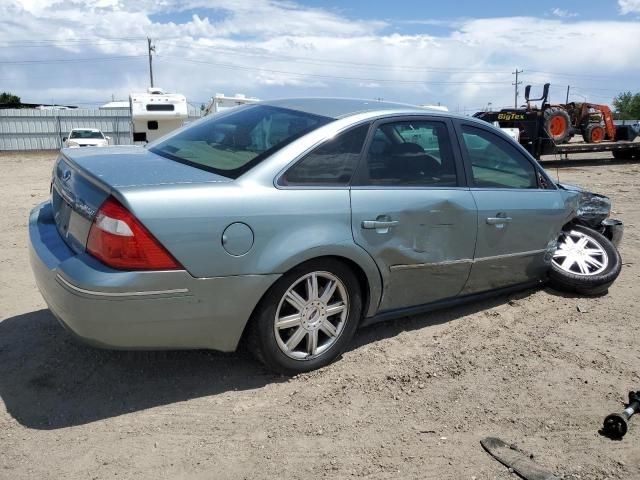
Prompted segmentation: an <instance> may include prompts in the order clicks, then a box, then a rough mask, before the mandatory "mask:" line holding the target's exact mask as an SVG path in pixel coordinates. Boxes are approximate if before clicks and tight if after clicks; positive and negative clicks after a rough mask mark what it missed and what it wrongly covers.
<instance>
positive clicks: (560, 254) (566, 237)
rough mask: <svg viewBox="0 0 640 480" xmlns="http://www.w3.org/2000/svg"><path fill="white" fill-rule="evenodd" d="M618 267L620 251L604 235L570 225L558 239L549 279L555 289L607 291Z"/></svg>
mask: <svg viewBox="0 0 640 480" xmlns="http://www.w3.org/2000/svg"><path fill="white" fill-rule="evenodd" d="M621 269H622V260H621V258H620V254H619V253H618V250H617V249H616V247H615V246H614V245H613V244H612V243H611V242H610V241H609V240H608V239H607V238H606V237H605V236H604V235H602V234H600V233H598V232H596V231H595V230H592V229H590V228H588V227H584V226H582V225H572V226H570V227H568V228H567V229H566V230H563V232H562V234H561V235H560V238H559V239H558V249H557V250H556V252H555V253H554V255H553V259H552V261H551V269H550V271H549V281H550V283H551V286H552V287H554V288H556V289H557V290H562V291H566V292H574V293H580V294H583V295H599V294H602V293H605V292H606V291H607V290H608V288H609V286H610V285H611V284H612V283H613V282H614V281H615V279H616V278H618V275H619V274H620V270H621Z"/></svg>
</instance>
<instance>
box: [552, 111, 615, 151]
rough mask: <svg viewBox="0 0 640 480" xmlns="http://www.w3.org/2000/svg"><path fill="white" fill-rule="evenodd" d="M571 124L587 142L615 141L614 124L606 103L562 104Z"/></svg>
mask: <svg viewBox="0 0 640 480" xmlns="http://www.w3.org/2000/svg"><path fill="white" fill-rule="evenodd" d="M564 108H565V109H566V111H567V113H568V114H569V118H570V119H571V125H572V127H573V128H574V129H576V130H579V131H580V133H581V134H582V138H583V139H584V141H585V142H587V143H600V142H602V141H603V140H609V141H611V142H615V141H616V126H615V125H614V124H613V114H612V113H611V109H610V108H609V107H607V106H606V105H596V104H593V103H568V104H567V105H564Z"/></svg>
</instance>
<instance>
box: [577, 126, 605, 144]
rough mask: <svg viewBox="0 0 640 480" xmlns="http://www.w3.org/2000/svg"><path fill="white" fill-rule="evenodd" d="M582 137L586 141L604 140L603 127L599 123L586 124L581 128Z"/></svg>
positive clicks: (596, 141) (598, 141) (597, 141)
mask: <svg viewBox="0 0 640 480" xmlns="http://www.w3.org/2000/svg"><path fill="white" fill-rule="evenodd" d="M582 139H583V140H584V141H585V142H586V143H600V142H602V141H603V140H604V128H602V127H601V126H600V125H587V126H586V127H585V128H584V129H583V130H582Z"/></svg>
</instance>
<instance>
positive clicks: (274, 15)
mask: <svg viewBox="0 0 640 480" xmlns="http://www.w3.org/2000/svg"><path fill="white" fill-rule="evenodd" d="M5 1H6V0H5ZM627 1H629V0H627ZM636 3H637V1H636ZM621 7H622V6H621ZM0 18H3V20H1V21H0V22H2V29H0V47H3V46H4V47H7V46H11V45H21V46H20V47H19V48H18V47H11V48H0V62H2V61H16V60H29V59H58V58H60V59H61V58H94V57H97V58H107V57H113V56H127V55H131V56H134V55H137V56H139V57H133V58H126V59H120V60H112V61H107V60H105V61H103V62H99V63H96V62H93V63H66V64H65V63H59V64H42V65H29V66H27V65H15V66H10V65H6V64H5V65H2V64H1V63H0V82H1V83H2V84H3V89H9V90H11V91H14V93H16V94H18V95H20V96H21V97H22V98H23V99H24V100H25V101H33V102H37V101H42V102H45V101H46V102H49V101H52V100H55V101H58V102H66V103H73V102H84V101H88V100H108V99H110V98H111V95H112V94H114V95H115V96H117V97H119V98H126V97H127V95H128V92H130V91H132V90H139V89H142V88H145V87H146V84H147V81H148V72H147V68H148V67H147V60H146V58H145V56H144V55H145V54H146V40H145V38H146V37H147V36H150V37H152V38H153V39H154V42H155V44H156V52H157V56H156V57H155V58H154V73H155V79H156V82H155V83H156V85H160V86H162V87H164V88H165V89H167V90H170V91H179V92H182V93H185V94H186V95H187V97H188V98H189V99H190V100H192V101H194V102H198V103H199V102H201V101H203V100H206V99H207V98H209V97H210V96H212V95H213V94H214V93H215V92H220V91H222V92H225V93H236V92H244V93H246V94H248V95H254V96H258V97H262V98H270V97H284V96H300V95H307V96H308V95H322V96H330V95H333V96H356V97H358V96H360V97H366V98H373V97H384V98H385V99H388V100H398V101H403V102H413V103H433V104H435V103H437V102H441V103H442V104H448V105H449V107H450V108H451V109H452V110H456V108H457V106H458V105H459V106H460V109H462V108H463V107H468V108H469V109H474V108H478V107H480V106H484V105H486V104H487V102H492V103H493V105H494V107H498V106H502V105H507V104H511V103H512V101H513V100H512V98H513V87H512V86H511V82H512V81H513V76H512V75H511V72H512V71H513V69H514V68H515V67H516V65H517V66H519V67H523V68H524V70H525V72H524V74H523V76H522V79H523V81H524V82H525V84H526V83H528V82H531V83H534V84H542V83H544V82H546V81H550V82H552V83H553V85H554V86H555V87H553V88H552V95H555V96H556V97H559V94H558V93H557V92H559V90H563V89H565V88H566V85H567V84H568V83H570V84H572V85H574V86H579V87H582V92H586V93H588V94H589V97H590V99H592V101H594V102H607V101H610V99H611V98H612V97H613V96H614V95H615V93H616V91H619V90H628V89H629V88H630V87H631V88H633V85H635V83H631V81H632V79H633V78H634V76H635V78H638V75H639V74H640V66H638V65H637V62H636V60H635V57H636V56H637V55H636V52H638V51H640V22H636V21H624V22H613V21H599V22H596V21H593V22H589V21H575V20H572V21H571V22H566V21H565V19H564V18H560V17H558V18H554V19H551V18H533V17H510V18H484V19H461V20H456V21H455V22H448V25H449V29H448V30H447V32H446V33H442V34H439V35H429V34H414V35H408V34H401V33H389V31H391V30H394V31H396V30H397V29H392V28H388V27H393V25H388V24H387V23H385V22H382V21H370V20H359V19H357V18H347V17H345V16H341V15H339V14H337V13H334V12H329V11H326V10H322V9H319V8H308V7H305V6H302V5H298V4H296V3H293V2H290V1H268V0H221V1H215V2H213V1H211V0H206V1H205V0H187V1H179V0H163V1H162V2H156V1H152V0H137V1H133V0H100V1H98V2H93V3H92V2H87V3H84V2H80V0H61V1H56V0H10V3H4V2H0ZM159 18H162V19H165V18H174V19H178V18H179V19H180V20H179V21H178V20H174V23H171V22H168V21H166V20H163V21H159V20H158V19H159ZM400 31H401V30H400ZM594 32H597V34H594ZM620 38H624V39H625V42H626V43H625V48H619V45H618V42H619V39H620ZM38 39H45V40H55V43H48V44H47V45H48V47H47V48H42V47H37V48H36V47H33V48H31V47H25V45H33V43H34V41H38ZM86 39H92V40H86ZM113 39H129V40H121V41H115V40H113ZM40 41H42V40H40ZM6 42H8V43H6ZM20 42H23V43H20ZM40 45H42V44H40ZM540 72H554V74H553V75H552V74H549V73H540ZM600 75H606V76H607V77H610V78H606V79H605V78H600V77H599V76H600ZM625 80H628V82H625ZM630 83H631V85H629V84H630ZM552 100H553V98H552ZM557 100H560V98H557Z"/></svg>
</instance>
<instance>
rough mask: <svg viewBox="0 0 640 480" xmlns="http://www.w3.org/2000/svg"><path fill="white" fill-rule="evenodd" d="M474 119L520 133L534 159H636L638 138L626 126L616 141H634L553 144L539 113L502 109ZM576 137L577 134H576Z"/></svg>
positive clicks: (639, 149) (639, 156)
mask: <svg viewBox="0 0 640 480" xmlns="http://www.w3.org/2000/svg"><path fill="white" fill-rule="evenodd" d="M474 117H476V118H479V119H481V120H484V121H486V122H489V123H492V124H494V125H496V126H498V127H500V128H505V129H517V130H518V131H519V132H520V135H519V142H520V144H521V145H522V146H523V147H524V148H526V149H527V150H528V151H529V153H531V155H533V156H534V157H535V158H536V159H538V160H539V159H540V157H541V156H542V155H560V154H567V155H568V154H571V153H593V152H611V153H612V155H613V156H614V157H615V158H618V159H629V160H630V159H633V158H636V159H640V138H635V137H636V135H637V133H635V131H631V130H629V129H630V128H632V127H630V126H624V125H621V126H617V127H616V132H617V133H618V132H619V135H617V136H619V137H620V138H634V139H635V141H629V140H616V141H603V142H598V143H588V142H585V141H569V142H566V143H556V142H555V141H554V140H553V139H552V138H551V136H550V135H549V132H548V131H546V130H545V129H544V127H543V120H544V117H543V113H542V111H541V110H525V109H513V110H510V109H505V110H502V111H500V112H478V113H476V114H475V115H474ZM577 136H578V138H580V134H579V132H578V135H577Z"/></svg>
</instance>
